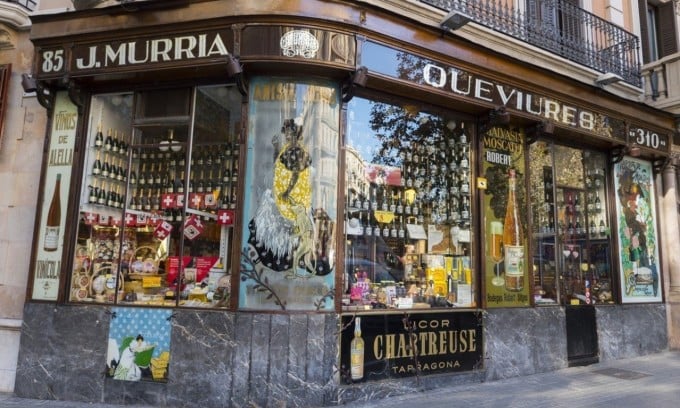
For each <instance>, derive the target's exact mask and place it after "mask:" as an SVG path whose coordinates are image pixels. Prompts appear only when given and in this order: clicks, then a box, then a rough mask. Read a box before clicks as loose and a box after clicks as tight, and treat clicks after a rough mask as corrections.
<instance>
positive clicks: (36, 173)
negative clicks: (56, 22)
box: [0, 4, 47, 392]
mask: <svg viewBox="0 0 680 408" xmlns="http://www.w3.org/2000/svg"><path fill="white" fill-rule="evenodd" d="M29 29H30V20H29V19H28V16H27V14H26V12H25V11H24V10H23V9H21V8H20V7H17V6H15V5H12V4H0V32H2V34H3V37H2V38H3V41H2V47H1V48H0V64H12V74H11V78H10V81H9V88H8V93H7V102H6V103H7V105H6V109H7V110H6V111H5V119H4V123H3V129H2V131H3V137H2V144H1V145H0V186H2V187H3V193H2V194H0V344H2V345H3V353H0V392H9V391H12V389H13V387H14V377H15V371H16V363H17V353H18V349H19V333H20V332H19V329H20V328H21V319H22V314H23V306H24V301H25V296H26V282H28V272H29V262H30V254H31V245H32V240H33V220H34V218H35V208H36V202H37V198H38V184H39V180H40V167H41V159H40V158H41V157H42V147H43V140H44V134H45V127H46V116H47V115H46V112H45V109H43V108H42V107H41V106H40V105H39V104H38V102H37V100H36V98H35V96H27V95H25V94H24V91H23V88H22V87H21V74H23V73H29V72H31V63H32V60H33V45H32V44H31V42H30V40H29Z"/></svg>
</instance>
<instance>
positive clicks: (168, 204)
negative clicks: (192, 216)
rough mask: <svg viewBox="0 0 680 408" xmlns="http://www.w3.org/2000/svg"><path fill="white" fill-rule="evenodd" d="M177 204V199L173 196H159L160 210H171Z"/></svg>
mask: <svg viewBox="0 0 680 408" xmlns="http://www.w3.org/2000/svg"><path fill="white" fill-rule="evenodd" d="M176 204H177V199H176V198H175V195H174V194H163V195H162V196H161V208H162V209H164V210H165V209H168V208H170V209H172V208H175V207H176Z"/></svg>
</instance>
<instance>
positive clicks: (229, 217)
mask: <svg viewBox="0 0 680 408" xmlns="http://www.w3.org/2000/svg"><path fill="white" fill-rule="evenodd" d="M217 223H218V224H219V225H234V210H217Z"/></svg>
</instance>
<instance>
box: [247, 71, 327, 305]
mask: <svg viewBox="0 0 680 408" xmlns="http://www.w3.org/2000/svg"><path fill="white" fill-rule="evenodd" d="M250 85H251V86H250V95H249V98H250V103H249V105H250V116H249V126H248V132H249V135H248V153H247V161H246V162H247V168H246V179H245V182H246V187H245V191H247V192H248V193H247V194H245V196H244V211H243V231H242V234H243V242H244V244H243V248H242V249H243V251H242V254H241V267H240V282H239V285H240V287H239V307H240V308H242V309H254V310H316V311H332V310H334V307H335V302H334V300H335V265H336V257H335V248H336V232H337V227H336V225H335V224H336V219H337V188H338V187H337V185H338V170H337V162H338V151H339V140H340V139H339V123H340V119H339V118H340V102H339V95H338V88H337V86H336V84H334V83H326V82H321V81H319V82H314V81H298V80H288V79H282V78H274V79H272V78H252V79H251V82H250Z"/></svg>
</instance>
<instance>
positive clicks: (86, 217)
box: [83, 212, 99, 225]
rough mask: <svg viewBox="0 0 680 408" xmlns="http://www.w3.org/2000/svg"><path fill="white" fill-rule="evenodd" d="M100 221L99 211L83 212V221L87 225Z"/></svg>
mask: <svg viewBox="0 0 680 408" xmlns="http://www.w3.org/2000/svg"><path fill="white" fill-rule="evenodd" d="M98 221H99V215H98V214H97V213H91V212H86V213H85V214H83V222H84V223H85V225H94V224H96V223H97V222H98Z"/></svg>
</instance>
